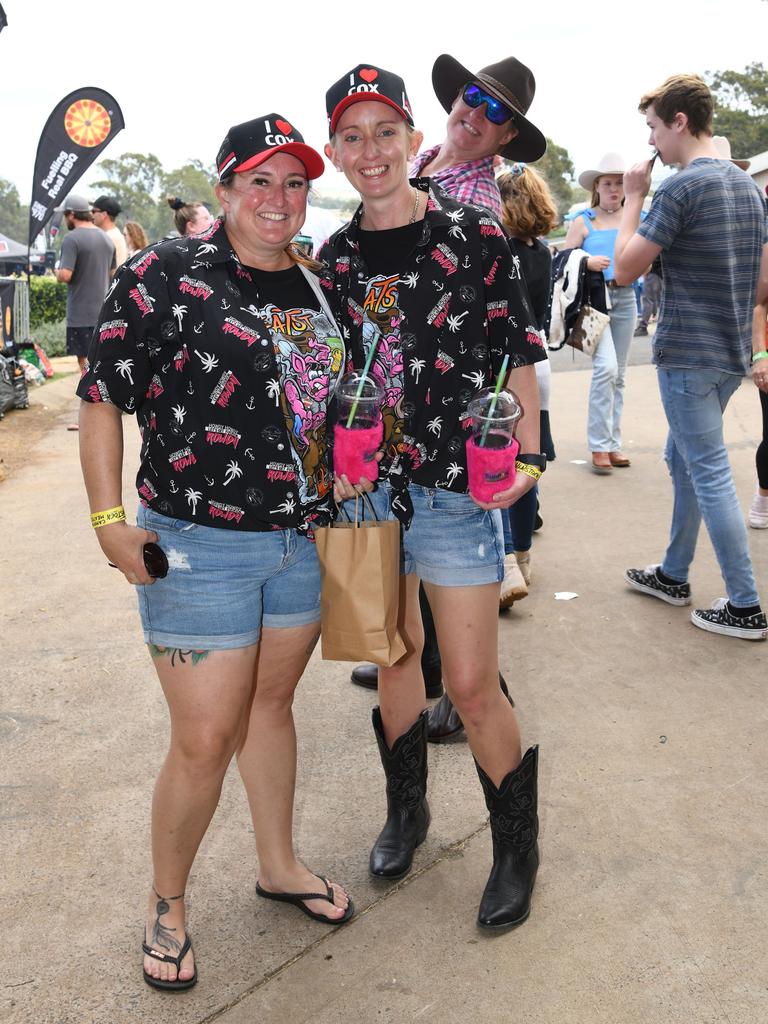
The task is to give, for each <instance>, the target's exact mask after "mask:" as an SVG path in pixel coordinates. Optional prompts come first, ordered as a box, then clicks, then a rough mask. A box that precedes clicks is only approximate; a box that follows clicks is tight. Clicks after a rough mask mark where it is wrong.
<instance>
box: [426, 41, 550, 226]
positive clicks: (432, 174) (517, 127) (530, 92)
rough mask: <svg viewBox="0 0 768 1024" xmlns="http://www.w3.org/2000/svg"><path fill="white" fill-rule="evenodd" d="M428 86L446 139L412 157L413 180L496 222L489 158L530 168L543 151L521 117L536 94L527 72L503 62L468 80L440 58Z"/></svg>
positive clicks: (498, 211)
mask: <svg viewBox="0 0 768 1024" xmlns="http://www.w3.org/2000/svg"><path fill="white" fill-rule="evenodd" d="M432 85H433V87H434V90H435V94H436V95H437V98H438V99H439V100H440V103H441V104H442V106H443V107H444V109H445V110H446V111H447V112H448V121H447V123H446V126H445V127H446V131H445V139H444V140H443V141H442V142H441V143H440V145H439V146H433V147H432V148H431V149H426V150H424V152H422V153H420V154H419V155H418V156H417V157H416V160H415V161H414V163H413V165H412V167H411V172H412V174H416V175H423V176H424V177H429V178H432V179H434V181H435V182H437V184H438V185H440V186H441V188H444V189H445V191H446V192H448V193H449V194H450V195H452V196H453V197H454V198H455V199H458V200H459V201H460V202H462V203H472V204H474V205H476V206H477V205H479V206H484V207H486V208H487V209H489V210H490V211H491V213H493V214H494V215H495V216H496V217H500V216H501V198H500V196H499V190H498V188H497V187H496V180H495V178H494V173H493V163H494V160H493V158H494V157H495V156H496V155H497V154H498V155H499V156H502V157H504V158H505V159H507V160H522V161H529V162H530V161H533V160H538V159H539V157H541V156H543V155H544V153H545V152H546V148H547V142H546V139H545V138H544V136H543V135H542V133H541V132H540V131H539V129H538V128H536V127H535V126H534V125H533V124H531V122H530V121H529V120H528V119H527V118H526V116H525V115H526V113H527V112H528V108H529V107H530V105H531V102H532V101H533V96H534V93H535V92H536V81H535V79H534V77H533V74H532V72H531V71H530V70H529V69H528V68H527V67H526V66H525V64H522V63H521V62H520V61H519V60H516V59H515V58H514V57H506V58H505V59H504V60H502V61H499V62H498V63H497V64H489V65H488V66H487V67H484V68H481V69H480V71H478V72H477V74H473V73H472V72H471V71H470V70H469V69H468V68H465V67H464V66H463V65H462V64H460V63H459V62H458V61H457V60H456V59H455V57H451V56H449V55H448V54H447V53H444V54H442V55H441V56H440V57H438V58H437V60H436V61H435V64H434V67H433V68H432Z"/></svg>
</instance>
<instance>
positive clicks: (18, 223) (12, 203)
mask: <svg viewBox="0 0 768 1024" xmlns="http://www.w3.org/2000/svg"><path fill="white" fill-rule="evenodd" d="M0 232H2V233H3V234H4V235H8V237H9V238H12V239H13V240H14V241H15V242H21V243H22V244H26V241H27V235H28V232H29V207H28V206H27V205H26V204H23V203H22V202H21V200H20V199H19V190H18V189H17V188H16V186H15V185H13V184H12V183H11V182H10V181H6V180H5V178H0Z"/></svg>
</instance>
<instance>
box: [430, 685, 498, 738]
mask: <svg viewBox="0 0 768 1024" xmlns="http://www.w3.org/2000/svg"><path fill="white" fill-rule="evenodd" d="M499 686H500V687H501V692H502V693H503V694H504V696H505V697H506V698H507V700H508V701H509V703H510V704H511V705H512V707H514V706H515V702H514V700H512V697H511V696H510V693H509V690H508V689H507V681H506V679H505V678H504V676H503V675H502V674H501V672H499ZM427 696H429V694H427ZM463 731H464V723H463V722H462V720H461V718H460V717H459V712H458V711H457V710H456V708H455V707H454V706H453V704H452V702H451V698H450V697H449V696H448V694H447V693H445V694H443V696H442V697H441V698H440V700H439V701H438V702H437V704H435V706H434V707H433V708H431V709H430V711H429V718H428V720H427V739H428V740H429V742H430V743H445V741H446V740H451V739H455V738H457V737H458V736H459V734H460V733H462V732H463Z"/></svg>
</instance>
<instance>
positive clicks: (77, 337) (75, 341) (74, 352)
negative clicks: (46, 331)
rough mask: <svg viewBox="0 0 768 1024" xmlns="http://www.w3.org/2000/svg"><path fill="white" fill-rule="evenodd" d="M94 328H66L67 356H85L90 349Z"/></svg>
mask: <svg viewBox="0 0 768 1024" xmlns="http://www.w3.org/2000/svg"><path fill="white" fill-rule="evenodd" d="M95 330H96V327H95V326H94V327H68V328H67V355H68V356H83V357H85V356H87V355H88V349H89V348H90V347H91V338H92V337H93V332H94V331H95Z"/></svg>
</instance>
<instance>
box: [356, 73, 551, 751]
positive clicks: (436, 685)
mask: <svg viewBox="0 0 768 1024" xmlns="http://www.w3.org/2000/svg"><path fill="white" fill-rule="evenodd" d="M432 86H433V88H434V90H435V94H436V96H437V98H438V99H439V100H440V103H441V104H442V106H443V107H444V109H445V110H446V111H447V112H448V121H447V124H446V133H445V139H444V140H443V141H442V142H441V143H440V145H439V146H432V147H431V148H430V149H426V150H424V151H423V152H421V153H419V155H418V156H417V157H416V159H415V160H414V161H413V163H412V164H411V169H410V170H411V177H429V178H432V180H433V181H435V182H436V183H437V184H438V185H439V186H440V187H441V188H443V189H445V191H446V192H447V193H448V194H449V195H450V196H453V198H454V199H458V200H459V202H462V203H470V204H472V205H473V206H482V207H485V209H487V210H490V212H491V213H492V214H493V215H494V216H495V217H496V218H497V219H500V218H501V196H500V195H499V189H498V186H497V185H496V178H495V176H494V158H495V157H496V156H497V155H498V156H502V157H504V158H505V159H507V160H518V161H533V160H538V159H539V157H542V156H543V155H544V153H545V152H546V149H547V141H546V139H545V138H544V136H543V134H542V133H541V132H540V131H539V129H538V128H536V127H535V125H533V124H532V123H531V122H530V121H529V120H528V119H527V118H526V116H525V115H526V114H527V112H528V108H529V107H530V105H531V103H532V101H533V97H534V94H535V92H536V80H535V79H534V77H533V73H532V72H531V71H530V69H529V68H527V67H526V66H525V64H522V63H521V62H520V61H519V60H516V59H515V58H514V57H506V58H505V59H504V60H502V61H499V62H498V63H497V64H489V65H488V66H487V67H484V68H481V69H480V71H479V72H477V74H473V72H471V71H470V70H469V69H468V68H466V67H464V66H463V65H462V64H460V63H459V62H458V61H457V60H456V59H455V57H451V56H449V54H447V53H444V54H442V55H441V56H440V57H438V58H437V60H436V61H435V63H434V67H433V68H432ZM511 561H512V562H515V568H517V563H516V561H515V559H511ZM505 571H506V570H505ZM517 573H518V575H519V586H520V592H521V593H522V595H523V596H524V595H525V594H526V593H527V590H526V588H525V581H524V580H523V577H522V574H520V570H519V569H517ZM419 597H420V601H421V614H422V618H423V620H424V652H423V654H422V658H421V665H422V670H423V672H424V682H425V685H426V690H427V697H430V698H433V697H440V696H441V695H442V699H441V701H440V703H439V704H438V705H437V706H436V707H435V708H433V710H432V713H431V714H430V720H429V728H428V737H429V739H430V740H431V741H433V742H439V741H441V740H443V739H447V738H448V737H451V736H455V735H457V734H458V733H460V732H461V730H462V728H463V726H462V722H461V719H460V718H459V716H458V714H457V712H456V710H455V709H454V707H453V705H452V703H451V701H450V700H449V699H448V696H447V694H444V693H443V685H442V665H441V659H440V651H439V649H438V646H437V636H436V634H435V626H434V622H433V620H432V612H431V610H430V607H429V602H428V601H427V599H426V596H425V594H424V589H423V587H422V588H421V589H420V591H419ZM499 679H500V682H501V686H502V689H503V690H504V692H505V693H506V692H507V689H506V683H505V682H504V679H503V677H502V676H501V674H499ZM352 682H353V683H355V684H356V685H357V686H364V687H366V688H368V689H376V687H377V684H378V669H377V667H376V666H375V665H360V666H358V667H357V668H356V669H354V670H353V672H352Z"/></svg>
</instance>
